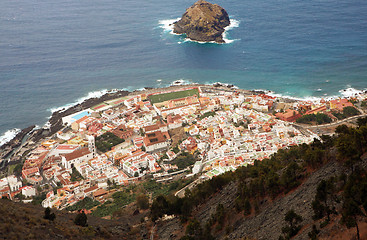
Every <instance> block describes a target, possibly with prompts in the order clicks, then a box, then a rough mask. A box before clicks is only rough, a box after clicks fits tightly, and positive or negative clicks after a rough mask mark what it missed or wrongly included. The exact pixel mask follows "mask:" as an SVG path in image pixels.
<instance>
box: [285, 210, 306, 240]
mask: <svg viewBox="0 0 367 240" xmlns="http://www.w3.org/2000/svg"><path fill="white" fill-rule="evenodd" d="M284 220H285V221H286V222H287V224H288V225H287V226H285V227H283V228H282V232H283V234H284V238H285V239H291V238H292V237H293V236H295V235H296V234H297V233H298V231H299V230H300V229H301V226H300V225H298V224H299V223H300V222H302V220H303V219H302V217H301V216H300V215H298V214H297V213H296V212H295V211H294V210H293V209H291V210H289V211H288V212H287V213H286V215H285V217H284Z"/></svg>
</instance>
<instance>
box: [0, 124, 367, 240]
mask: <svg viewBox="0 0 367 240" xmlns="http://www.w3.org/2000/svg"><path fill="white" fill-rule="evenodd" d="M153 197H155V196H154V195H153ZM0 201H1V202H0V232H1V233H2V236H3V238H4V239H22V238H24V239H39V238H43V239H62V238H67V239H107V238H109V239H152V238H153V239H367V221H366V220H367V219H366V215H367V214H366V210H367V118H365V119H360V120H359V121H358V127H356V128H352V127H347V126H345V125H342V126H339V127H337V129H336V134H335V135H334V136H332V137H330V136H322V141H318V140H315V142H314V143H312V144H310V145H306V144H303V145H299V146H293V147H291V148H289V149H286V150H280V151H278V153H276V154H275V155H273V156H272V157H271V158H270V159H265V160H263V161H261V162H260V161H255V163H254V165H250V166H247V167H241V168H239V169H237V170H236V171H235V172H227V173H225V174H222V175H219V176H217V177H214V178H212V179H211V180H209V181H205V182H203V183H201V184H198V185H197V186H196V187H195V188H193V189H191V190H187V191H186V193H185V197H183V198H178V197H175V196H173V195H172V194H170V195H159V196H157V197H155V198H154V200H153V202H152V204H151V206H150V211H149V210H144V211H141V212H139V211H136V209H137V207H136V205H134V204H135V203H132V204H130V205H128V206H127V207H125V208H123V209H121V213H120V214H118V217H119V218H118V219H117V218H114V219H113V220H105V219H101V218H98V217H93V216H90V215H88V227H80V226H77V225H75V224H74V219H75V217H76V214H72V213H68V212H66V211H56V210H52V212H53V213H55V215H56V219H55V220H54V221H49V220H46V219H44V217H43V216H44V211H45V210H44V209H43V208H41V207H40V206H34V205H31V204H22V203H14V202H11V201H8V200H5V199H2V200H0ZM165 215H167V216H165ZM146 217H149V219H147V218H146ZM151 233H153V234H151Z"/></svg>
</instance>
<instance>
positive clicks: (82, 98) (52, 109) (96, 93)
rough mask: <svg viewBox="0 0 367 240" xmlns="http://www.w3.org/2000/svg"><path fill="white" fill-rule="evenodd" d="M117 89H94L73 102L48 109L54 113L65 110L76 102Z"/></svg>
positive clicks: (97, 96)
mask: <svg viewBox="0 0 367 240" xmlns="http://www.w3.org/2000/svg"><path fill="white" fill-rule="evenodd" d="M117 91H119V90H118V89H112V90H107V89H103V90H100V91H94V92H89V93H88V94H87V95H86V96H84V97H81V98H79V99H77V100H76V101H75V102H72V103H67V104H65V105H63V106H61V107H53V108H50V109H48V110H49V111H50V112H52V113H54V112H57V111H61V110H63V111H65V110H67V109H69V108H71V107H73V106H75V105H77V104H80V103H82V102H84V101H85V100H88V99H90V98H99V97H102V96H103V95H105V94H106V93H114V92H117Z"/></svg>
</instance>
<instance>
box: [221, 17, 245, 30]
mask: <svg viewBox="0 0 367 240" xmlns="http://www.w3.org/2000/svg"><path fill="white" fill-rule="evenodd" d="M240 23H241V21H240V20H236V19H233V18H232V19H230V24H229V25H228V26H227V27H225V28H224V29H225V30H226V31H230V30H232V29H233V28H237V27H239V26H240Z"/></svg>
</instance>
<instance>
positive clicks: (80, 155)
mask: <svg viewBox="0 0 367 240" xmlns="http://www.w3.org/2000/svg"><path fill="white" fill-rule="evenodd" d="M92 158H93V153H91V152H90V151H89V149H88V148H81V149H78V150H75V151H74V152H72V153H68V154H65V155H64V156H62V157H61V163H62V165H63V166H64V167H65V168H66V169H71V168H72V167H73V166H74V164H76V163H81V162H83V161H87V160H89V159H92Z"/></svg>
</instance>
